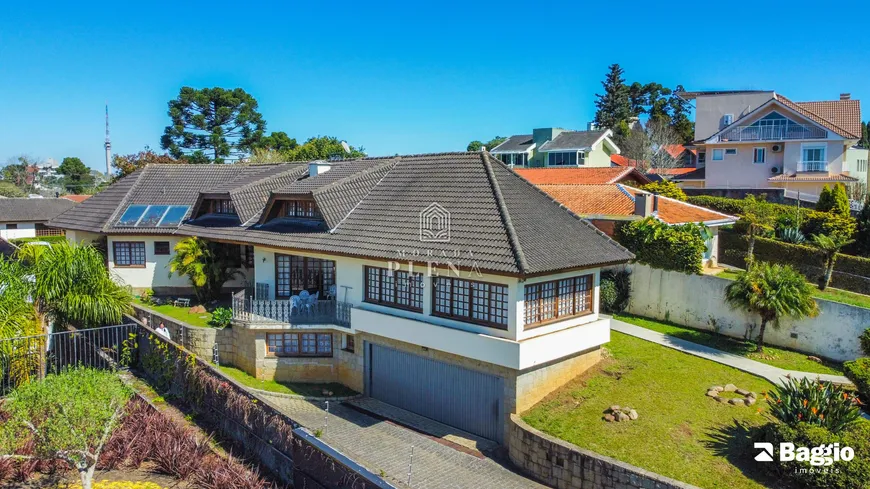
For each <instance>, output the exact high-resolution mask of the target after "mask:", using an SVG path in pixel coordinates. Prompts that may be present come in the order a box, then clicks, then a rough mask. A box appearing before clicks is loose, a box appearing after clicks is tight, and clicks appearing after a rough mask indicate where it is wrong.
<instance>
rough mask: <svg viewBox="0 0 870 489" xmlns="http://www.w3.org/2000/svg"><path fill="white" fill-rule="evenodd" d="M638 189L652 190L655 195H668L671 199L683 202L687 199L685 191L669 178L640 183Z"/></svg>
mask: <svg viewBox="0 0 870 489" xmlns="http://www.w3.org/2000/svg"><path fill="white" fill-rule="evenodd" d="M640 189H641V190H646V191H647V192H652V193H654V194H656V195H661V196H663V197H670V198H672V199H676V200H681V201H683V202H685V201H686V199H687V197H686V192H683V189H681V188H680V187H678V186H677V184H676V183H674V182H672V181H670V180H659V181H658V182H653V183H648V184H646V185H641V187H640Z"/></svg>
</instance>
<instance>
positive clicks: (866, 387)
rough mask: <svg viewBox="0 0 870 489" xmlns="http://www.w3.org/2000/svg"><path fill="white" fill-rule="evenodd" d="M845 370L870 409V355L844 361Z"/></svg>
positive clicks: (863, 401)
mask: <svg viewBox="0 0 870 489" xmlns="http://www.w3.org/2000/svg"><path fill="white" fill-rule="evenodd" d="M843 372H845V374H846V377H849V380H851V381H852V383H854V384H855V387H857V388H858V393H859V394H860V396H861V401H862V403H863V404H864V406H866V407H867V408H868V409H870V357H864V358H859V359H857V360H852V361H851V362H846V363H844V364H843Z"/></svg>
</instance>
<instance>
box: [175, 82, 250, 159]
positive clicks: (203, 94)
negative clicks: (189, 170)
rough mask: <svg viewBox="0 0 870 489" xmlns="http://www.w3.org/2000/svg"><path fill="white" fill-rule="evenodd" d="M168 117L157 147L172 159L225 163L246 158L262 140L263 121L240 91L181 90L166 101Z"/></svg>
mask: <svg viewBox="0 0 870 489" xmlns="http://www.w3.org/2000/svg"><path fill="white" fill-rule="evenodd" d="M169 117H170V118H171V119H172V123H171V124H170V125H168V126H166V129H165V130H164V131H163V137H161V138H160V146H161V147H162V148H163V149H165V150H168V151H169V154H171V155H172V156H173V157H175V158H181V157H182V156H185V155H187V156H189V157H191V159H192V162H201V161H203V156H205V157H206V159H207V161H211V162H214V163H224V161H225V159H227V158H231V159H239V158H242V157H244V156H246V155H248V154H249V153H250V152H251V151H252V150H253V148H254V147H256V146H257V145H258V143H259V142H260V140H261V139H262V138H263V135H264V132H265V130H266V121H265V120H263V116H262V114H260V113H259V112H258V111H257V101H256V100H255V99H254V97H252V96H251V95H250V94H248V93H247V92H245V91H244V90H242V89H241V88H235V89H232V90H226V89H223V88H220V87H215V88H203V89H195V88H191V87H183V88H182V89H181V92H180V93H179V94H178V98H176V99H175V100H170V101H169Z"/></svg>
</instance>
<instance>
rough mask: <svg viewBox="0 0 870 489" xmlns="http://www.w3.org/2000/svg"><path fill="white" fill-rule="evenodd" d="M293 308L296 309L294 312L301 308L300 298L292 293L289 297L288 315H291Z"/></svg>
mask: <svg viewBox="0 0 870 489" xmlns="http://www.w3.org/2000/svg"><path fill="white" fill-rule="evenodd" d="M293 309H296V313H297V314H298V313H299V312H300V311H301V310H302V300H301V299H300V298H299V296H298V295H294V296H291V297H290V315H291V316H292V315H293Z"/></svg>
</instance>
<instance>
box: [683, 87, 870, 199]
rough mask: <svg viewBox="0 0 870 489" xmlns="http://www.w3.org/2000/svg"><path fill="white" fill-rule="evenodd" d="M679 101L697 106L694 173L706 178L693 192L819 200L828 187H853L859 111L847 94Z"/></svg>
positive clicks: (746, 94) (711, 94) (732, 94)
mask: <svg viewBox="0 0 870 489" xmlns="http://www.w3.org/2000/svg"><path fill="white" fill-rule="evenodd" d="M679 95H680V96H681V97H683V98H684V99H686V100H694V101H695V141H694V148H695V149H697V158H696V167H697V168H704V172H703V173H702V174H700V175H701V176H703V180H700V179H696V180H694V183H693V186H703V187H705V188H768V187H774V188H785V189H788V190H797V191H803V192H807V193H811V194H818V193H819V192H820V191H821V188H822V187H823V186H824V185H826V184H827V185H830V184H832V183H837V182H841V183H844V184H847V185H848V184H852V183H855V182H858V178H856V177H855V176H854V175H853V174H852V173H853V170H851V168H852V167H853V165H852V164H851V162H849V161H848V158H849V157H850V154H849V153H848V150H849V148H851V147H852V146H853V145H855V144H856V143H857V142H858V140H859V139H860V138H861V106H860V103H859V101H858V100H852V99H851V97H850V96H849V94H842V95H841V96H840V99H839V100H831V101H819V102H793V101H792V100H790V99H788V98H786V97H784V96H783V95H781V94H778V93H776V92H773V91H766V90H738V91H707V92H683V93H681V94H679ZM856 158H857V155H856ZM854 167H856V168H857V167H858V163H857V161H856V162H855V164H854ZM695 175H696V176H697V175H698V174H697V173H696V174H695Z"/></svg>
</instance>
